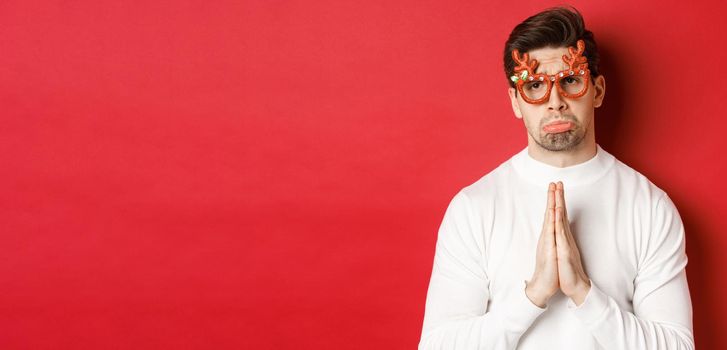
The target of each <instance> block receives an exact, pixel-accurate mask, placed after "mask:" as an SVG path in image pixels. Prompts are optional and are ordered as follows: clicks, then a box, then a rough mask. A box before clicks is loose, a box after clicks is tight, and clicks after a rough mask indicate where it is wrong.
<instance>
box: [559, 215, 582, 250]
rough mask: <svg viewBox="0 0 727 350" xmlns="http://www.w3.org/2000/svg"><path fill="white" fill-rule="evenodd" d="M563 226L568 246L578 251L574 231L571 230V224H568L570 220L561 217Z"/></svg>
mask: <svg viewBox="0 0 727 350" xmlns="http://www.w3.org/2000/svg"><path fill="white" fill-rule="evenodd" d="M561 221H562V222H561V225H562V226H563V235H564V237H565V238H566V240H567V242H568V245H569V246H570V247H571V249H573V251H574V252H577V251H578V245H577V244H576V239H575V237H573V231H571V229H570V223H569V222H568V218H567V217H565V215H564V216H563V217H561Z"/></svg>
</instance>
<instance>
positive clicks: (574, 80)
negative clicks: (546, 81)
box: [565, 77, 578, 84]
mask: <svg viewBox="0 0 727 350" xmlns="http://www.w3.org/2000/svg"><path fill="white" fill-rule="evenodd" d="M565 82H566V84H575V83H577V82H578V79H576V78H573V77H567V78H565Z"/></svg>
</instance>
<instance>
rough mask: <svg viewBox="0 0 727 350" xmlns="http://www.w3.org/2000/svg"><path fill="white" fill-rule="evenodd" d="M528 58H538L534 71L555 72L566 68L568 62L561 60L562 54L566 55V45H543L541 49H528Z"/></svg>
mask: <svg viewBox="0 0 727 350" xmlns="http://www.w3.org/2000/svg"><path fill="white" fill-rule="evenodd" d="M528 54H530V59H531V60H532V59H535V60H538V67H537V69H536V70H535V72H536V73H548V74H555V73H557V72H560V71H562V70H564V69H568V64H566V63H565V62H563V55H568V54H569V53H568V48H567V47H544V48H541V49H536V50H530V51H528Z"/></svg>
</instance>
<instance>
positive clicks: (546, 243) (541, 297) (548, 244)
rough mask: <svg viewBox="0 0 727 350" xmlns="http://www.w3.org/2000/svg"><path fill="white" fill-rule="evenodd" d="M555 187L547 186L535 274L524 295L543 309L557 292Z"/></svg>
mask: <svg viewBox="0 0 727 350" xmlns="http://www.w3.org/2000/svg"><path fill="white" fill-rule="evenodd" d="M555 206H556V201H555V185H554V184H552V183H551V184H550V185H549V186H548V205H547V206H546V209H545V219H544V220H543V230H542V231H541V233H540V238H539V239H538V247H537V251H536V252H535V272H533V277H532V278H531V279H530V281H528V282H527V286H526V287H525V294H526V295H527V296H528V299H530V301H532V302H533V304H535V305H538V306H539V307H541V308H543V307H545V305H546V304H547V303H548V300H549V299H550V297H552V296H553V295H554V294H555V293H556V292H558V280H559V278H558V256H557V252H556V237H555V229H556V227H555V215H556V213H555Z"/></svg>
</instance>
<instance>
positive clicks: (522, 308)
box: [419, 8, 694, 350]
mask: <svg viewBox="0 0 727 350" xmlns="http://www.w3.org/2000/svg"><path fill="white" fill-rule="evenodd" d="M505 73H506V75H507V77H508V78H509V79H510V89H509V90H508V92H509V95H510V100H511V102H512V108H513V111H514V113H515V116H516V117H517V118H519V119H522V120H523V122H524V124H525V128H526V129H527V135H528V146H527V148H525V149H523V150H522V151H521V152H519V153H517V154H516V155H514V156H513V157H512V158H510V159H509V160H507V161H506V162H504V163H502V164H501V165H500V166H499V167H498V168H496V169H495V170H493V171H492V172H490V173H489V174H487V175H485V176H484V177H482V178H481V179H479V180H478V181H476V182H475V183H473V184H471V185H469V186H467V187H465V188H463V189H462V190H461V191H460V192H459V193H457V194H456V195H455V196H454V198H453V199H452V201H451V203H450V204H449V207H448V208H447V211H446V213H445V215H444V219H443V221H442V224H441V226H440V229H439V235H438V239H437V246H436V253H435V257H434V266H433V269H432V276H431V280H430V284H429V289H428V292H427V302H426V308H425V315H424V324H423V330H422V337H421V341H420V343H419V349H609V350H613V349H693V348H694V340H693V335H692V309H691V300H690V295H689V288H688V285H687V278H686V272H685V267H686V264H687V257H686V254H685V241H684V228H683V224H682V221H681V218H680V216H679V213H678V212H677V209H676V208H675V206H674V204H673V202H672V201H671V200H670V198H669V197H668V196H667V194H666V193H665V192H664V191H662V190H661V189H659V188H658V187H656V186H655V185H654V184H652V183H651V182H650V181H649V180H648V179H647V178H646V177H644V176H643V175H641V174H640V173H638V172H636V171H635V170H633V169H631V168H630V167H628V166H627V165H625V164H623V163H621V162H620V161H619V160H617V159H616V158H614V157H613V156H612V155H611V154H609V153H607V152H606V151H605V150H603V149H602V148H601V147H600V145H598V144H597V143H596V141H595V130H594V111H595V108H598V107H600V106H601V104H602V102H603V99H604V96H605V92H606V83H605V78H604V76H603V75H600V74H599V72H598V51H597V48H596V44H595V41H594V39H593V34H592V33H591V32H590V31H588V30H586V29H585V27H584V23H583V19H582V17H581V15H580V13H578V11H577V10H575V9H567V8H554V9H549V10H546V11H544V12H541V13H539V14H536V15H534V16H532V17H530V18H528V19H526V20H525V21H524V22H523V23H521V24H519V25H518V26H517V27H516V28H515V29H514V30H513V32H512V33H511V35H510V37H509V39H508V41H507V43H506V45H505Z"/></svg>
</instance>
